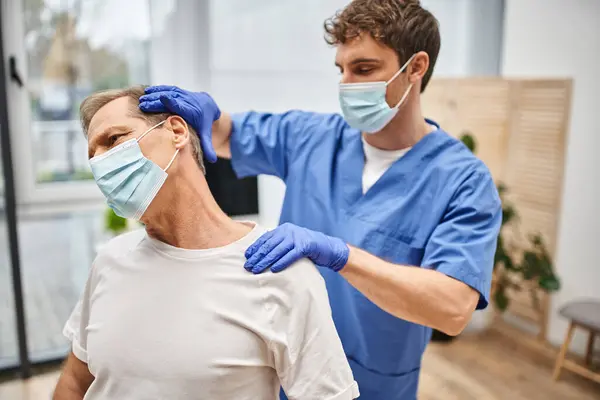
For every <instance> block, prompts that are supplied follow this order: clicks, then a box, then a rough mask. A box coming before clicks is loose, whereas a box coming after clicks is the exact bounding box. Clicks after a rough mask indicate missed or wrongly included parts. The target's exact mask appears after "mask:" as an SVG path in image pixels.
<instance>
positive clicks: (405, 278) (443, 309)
mask: <svg viewBox="0 0 600 400" xmlns="http://www.w3.org/2000/svg"><path fill="white" fill-rule="evenodd" d="M340 273H341V274H342V276H344V278H345V279H346V280H348V282H349V283H350V284H351V285H352V286H354V287H355V288H356V289H358V290H359V291H360V292H361V293H362V294H364V295H365V296H366V297H367V298H368V299H369V300H371V301H372V302H373V303H375V304H376V305H377V306H379V307H380V308H381V309H383V310H385V311H387V312H388V313H390V314H392V315H394V316H396V317H398V318H401V319H404V320H407V321H410V322H413V323H416V324H420V325H425V326H429V327H431V328H435V329H437V330H440V331H442V332H445V333H447V334H449V335H457V334H459V333H460V332H461V331H462V330H463V329H464V327H465V325H466V324H467V322H468V321H469V319H470V317H471V314H472V313H473V311H474V310H475V307H476V305H477V300H478V297H479V295H478V293H477V292H476V291H475V290H473V289H472V288H470V287H469V286H467V285H466V284H464V283H462V282H460V281H458V280H455V279H453V278H450V277H448V276H447V275H445V274H442V273H441V272H437V271H434V270H428V269H424V268H418V267H410V266H402V265H396V264H392V263H389V262H386V261H384V260H382V259H380V258H378V257H375V256H373V255H371V254H369V253H367V252H365V251H363V250H360V249H358V248H355V247H350V255H349V257H348V262H347V264H346V266H345V267H344V268H343V269H342V270H341V271H340Z"/></svg>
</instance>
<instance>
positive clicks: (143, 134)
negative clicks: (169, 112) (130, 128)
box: [137, 119, 167, 142]
mask: <svg viewBox="0 0 600 400" xmlns="http://www.w3.org/2000/svg"><path fill="white" fill-rule="evenodd" d="M165 122H167V120H166V119H165V120H164V121H160V122H159V123H158V124H156V125H154V126H153V127H151V128H150V129H148V130H147V131H146V132H144V133H142V134H141V136H140V137H139V138H137V141H138V142H139V141H140V140H142V139H143V138H144V136H146V135H147V134H149V133H150V131H152V130H153V129H155V128H157V127H159V126H161V125H162V124H164V123H165Z"/></svg>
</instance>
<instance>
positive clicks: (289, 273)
mask: <svg viewBox="0 0 600 400" xmlns="http://www.w3.org/2000/svg"><path fill="white" fill-rule="evenodd" d="M260 276H261V281H262V283H263V285H262V286H263V288H264V287H270V288H275V289H276V293H277V297H281V296H284V297H287V298H288V299H289V300H292V301H293V300H295V299H297V298H303V299H313V300H316V301H317V302H324V304H327V303H328V296H327V288H326V287H325V280H324V279H323V277H322V276H321V273H320V272H319V270H318V267H317V266H316V265H315V264H313V263H312V262H311V261H310V260H308V259H306V258H302V259H300V260H298V261H296V262H294V263H293V264H292V265H290V266H289V267H288V268H286V269H284V270H283V271H281V272H276V273H274V272H271V271H265V272H263V273H262V274H261V275H260ZM274 293H275V292H274ZM284 302H285V300H284Z"/></svg>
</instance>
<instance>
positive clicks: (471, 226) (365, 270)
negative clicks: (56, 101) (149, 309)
mask: <svg viewBox="0 0 600 400" xmlns="http://www.w3.org/2000/svg"><path fill="white" fill-rule="evenodd" d="M325 32H326V39H327V41H328V43H330V44H333V45H335V46H336V47H337V54H336V59H335V63H336V66H337V67H338V68H339V70H340V73H341V82H340V85H339V100H340V105H341V110H342V113H343V116H340V115H335V114H319V113H313V112H303V111H289V112H286V113H283V114H271V113H258V112H247V113H243V114H237V115H229V114H227V113H221V112H220V111H219V109H218V107H217V105H216V104H215V102H214V101H213V99H212V98H211V97H210V96H209V95H208V94H206V93H192V92H188V91H185V90H182V89H179V88H177V87H170V86H156V87H151V88H148V89H147V91H146V93H147V94H146V95H145V96H143V97H142V98H141V99H140V102H141V103H140V108H141V109H142V110H143V111H149V112H165V111H169V112H174V113H177V114H179V115H181V116H183V117H184V118H185V119H186V120H187V121H188V122H189V123H190V124H191V125H192V126H193V127H194V128H195V129H196V130H197V131H198V132H200V137H201V142H202V146H203V149H204V151H205V153H206V156H207V158H208V160H209V161H213V162H214V161H215V160H216V157H217V155H218V156H221V157H225V158H231V161H232V165H233V168H234V170H235V172H236V173H237V175H238V176H239V177H245V176H254V175H258V174H269V175H275V176H278V177H279V178H281V179H282V180H284V181H285V183H286V186H287V189H286V194H285V200H284V204H283V209H282V213H281V224H282V225H280V226H279V227H278V228H276V229H275V230H273V231H271V232H268V233H266V234H265V235H264V236H262V237H261V238H260V239H258V241H256V242H255V243H254V244H253V245H252V246H250V248H249V249H248V250H247V252H246V257H247V263H246V268H247V269H248V270H250V271H252V272H254V273H260V272H262V271H263V270H265V269H268V268H270V269H271V270H272V271H273V272H277V271H281V270H283V269H285V268H286V267H287V266H289V265H290V264H291V263H292V262H293V261H295V260H297V259H298V258H300V257H308V258H310V259H311V260H312V261H313V262H314V263H315V264H317V265H318V266H319V267H320V268H319V270H320V271H321V273H322V275H323V277H324V279H325V281H326V284H327V289H328V292H329V297H330V302H331V307H332V311H333V318H334V321H335V324H336V327H337V330H338V333H339V335H340V338H341V340H342V343H343V345H344V349H345V352H346V355H347V357H348V360H349V362H350V365H351V367H352V370H353V373H354V377H355V379H356V381H357V382H358V384H359V387H360V391H361V399H365V400H381V399H386V400H400V399H402V400H404V399H415V398H416V396H417V386H418V379H419V370H420V366H421V357H422V355H423V351H424V350H425V347H426V345H427V343H428V342H429V339H430V336H431V328H435V329H438V330H440V331H443V332H445V333H447V334H450V335H456V334H458V333H460V332H461V331H462V330H463V328H464V327H465V325H466V324H467V323H468V321H469V319H470V318H471V315H472V313H473V311H474V310H475V309H483V308H485V307H486V306H487V304H488V300H489V292H490V281H491V275H492V265H493V260H494V252H495V247H496V240H497V236H498V231H499V229H500V222H501V219H502V213H501V207H500V200H499V197H498V193H497V191H496V188H495V185H494V182H493V180H492V177H491V175H490V173H489V171H488V169H487V168H486V167H485V165H484V164H483V163H482V162H481V161H480V160H478V159H477V158H476V157H474V156H473V155H472V154H471V152H470V151H469V150H468V149H467V148H466V147H465V146H463V144H462V143H461V142H460V141H458V140H456V139H454V138H453V137H451V136H449V135H448V134H447V133H446V132H444V131H443V130H442V129H441V128H440V127H439V126H438V125H437V124H436V123H435V122H434V121H431V120H427V119H424V117H423V115H422V111H421V93H422V92H423V91H424V90H425V88H426V86H427V84H428V82H429V80H430V78H431V75H432V72H433V68H434V65H435V61H436V59H437V56H438V52H439V48H440V34H439V28H438V22H437V20H436V19H435V17H434V16H433V15H432V14H431V13H429V12H428V11H427V10H425V9H423V8H422V7H421V6H420V4H419V1H418V0H354V1H352V2H351V3H350V4H349V5H348V6H346V8H345V9H344V10H342V11H341V12H339V13H338V14H336V15H335V16H334V17H332V18H331V19H329V20H327V21H326V23H325ZM290 79H293V77H291V78H290ZM213 121H214V122H213ZM211 128H212V133H211ZM211 135H212V136H211ZM315 373H316V374H318V373H321V371H315Z"/></svg>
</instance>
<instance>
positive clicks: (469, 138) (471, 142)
mask: <svg viewBox="0 0 600 400" xmlns="http://www.w3.org/2000/svg"><path fill="white" fill-rule="evenodd" d="M460 141H461V142H463V143H464V145H465V146H467V148H468V149H469V150H471V151H472V152H473V153H475V149H476V148H477V143H476V142H475V138H474V137H473V135H471V134H470V133H469V132H465V133H463V134H462V136H461V137H460Z"/></svg>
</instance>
